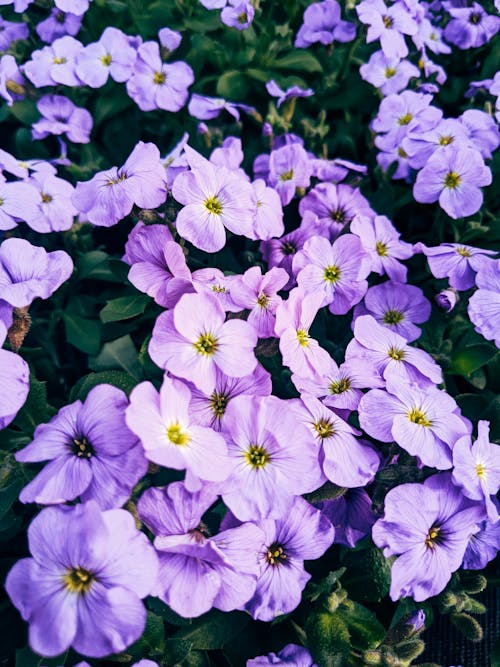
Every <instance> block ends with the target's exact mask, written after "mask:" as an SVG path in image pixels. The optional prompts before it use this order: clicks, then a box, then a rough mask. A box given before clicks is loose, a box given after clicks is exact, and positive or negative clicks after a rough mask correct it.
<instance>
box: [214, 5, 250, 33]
mask: <svg viewBox="0 0 500 667" xmlns="http://www.w3.org/2000/svg"><path fill="white" fill-rule="evenodd" d="M254 15H255V9H254V8H253V5H252V4H251V2H249V0H228V3H227V5H226V6H225V7H224V9H223V10H222V11H221V13H220V20H221V21H222V23H224V25H228V26H229V27H231V28H236V30H246V29H247V28H248V27H249V26H250V25H251V23H252V21H253V17H254Z"/></svg>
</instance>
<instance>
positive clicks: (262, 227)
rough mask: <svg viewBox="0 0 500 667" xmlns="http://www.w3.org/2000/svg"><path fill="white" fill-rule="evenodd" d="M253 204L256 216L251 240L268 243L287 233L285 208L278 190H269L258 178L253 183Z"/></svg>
mask: <svg viewBox="0 0 500 667" xmlns="http://www.w3.org/2000/svg"><path fill="white" fill-rule="evenodd" d="M252 202H253V204H254V209H255V214H254V219H253V226H252V232H251V234H252V235H251V238H254V239H256V240H257V239H258V240H260V241H268V240H269V239H272V238H276V237H278V236H281V235H282V234H283V233H284V231H285V226H284V224H283V207H282V206H281V199H280V197H279V194H278V193H277V192H276V190H274V189H273V188H268V187H267V186H266V182H265V181H264V180H262V179H260V178H258V179H257V180H256V181H254V182H253V183H252ZM249 235H250V234H249Z"/></svg>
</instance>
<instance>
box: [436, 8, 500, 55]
mask: <svg viewBox="0 0 500 667" xmlns="http://www.w3.org/2000/svg"><path fill="white" fill-rule="evenodd" d="M447 11H448V13H449V14H450V15H451V21H450V22H449V23H448V24H447V25H446V28H445V29H444V38H445V39H446V40H447V41H448V42H450V44H454V45H455V46H458V48H459V49H470V48H477V47H478V46H482V45H483V44H486V43H487V42H489V41H490V39H491V38H492V37H493V36H494V35H496V34H497V32H498V31H499V30H500V18H498V16H493V15H492V14H487V13H486V12H485V11H484V8H483V7H482V6H481V5H480V4H479V3H478V2H474V3H473V4H472V7H447Z"/></svg>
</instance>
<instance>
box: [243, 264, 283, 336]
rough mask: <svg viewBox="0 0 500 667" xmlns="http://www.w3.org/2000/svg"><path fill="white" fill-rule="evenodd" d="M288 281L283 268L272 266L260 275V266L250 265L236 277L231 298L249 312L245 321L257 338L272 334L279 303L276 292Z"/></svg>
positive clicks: (279, 299)
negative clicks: (253, 330) (251, 327)
mask: <svg viewBox="0 0 500 667" xmlns="http://www.w3.org/2000/svg"><path fill="white" fill-rule="evenodd" d="M287 282H288V273H287V272H286V271H285V270H284V269H278V268H273V269H271V270H270V271H268V272H267V273H266V274H264V275H262V270H261V268H260V266H252V267H251V268H249V269H248V270H247V271H245V273H244V274H243V275H241V276H239V277H238V281H237V283H236V285H235V288H234V290H233V300H234V302H235V303H236V304H238V305H240V306H241V308H242V309H243V308H247V309H249V310H250V313H249V315H248V318H247V322H248V323H249V324H251V325H252V326H253V327H254V328H255V331H256V332H257V335H258V337H259V338H269V337H270V336H274V327H275V323H276V308H277V307H278V305H279V304H280V303H281V298H280V297H279V296H278V292H279V291H280V290H281V289H283V287H284V286H285V285H286V284H287Z"/></svg>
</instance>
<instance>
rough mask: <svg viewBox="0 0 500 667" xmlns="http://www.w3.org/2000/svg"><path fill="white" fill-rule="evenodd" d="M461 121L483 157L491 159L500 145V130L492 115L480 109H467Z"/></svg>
mask: <svg viewBox="0 0 500 667" xmlns="http://www.w3.org/2000/svg"><path fill="white" fill-rule="evenodd" d="M459 121H460V122H461V123H462V125H463V126H464V127H465V130H466V132H467V134H468V137H469V139H470V141H471V142H472V145H473V146H474V147H475V148H477V150H478V151H479V152H480V153H481V155H482V156H483V158H485V159H490V158H491V157H492V156H493V152H494V151H495V150H496V149H497V148H498V146H499V145H500V130H499V129H498V125H497V123H495V120H494V119H493V118H492V116H490V114H488V113H486V112H485V111H481V110H480V109H467V110H466V111H464V112H463V114H462V115H461V116H460V118H459Z"/></svg>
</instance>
